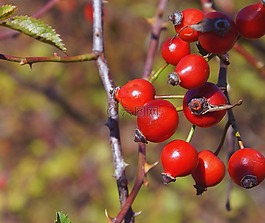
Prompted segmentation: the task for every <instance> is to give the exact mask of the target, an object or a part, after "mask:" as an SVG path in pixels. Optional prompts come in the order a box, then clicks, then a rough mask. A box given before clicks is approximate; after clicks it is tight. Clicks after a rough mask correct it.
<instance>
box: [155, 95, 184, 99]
mask: <svg viewBox="0 0 265 223" xmlns="http://www.w3.org/2000/svg"><path fill="white" fill-rule="evenodd" d="M183 98H184V95H155V99H183Z"/></svg>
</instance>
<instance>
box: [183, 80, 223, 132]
mask: <svg viewBox="0 0 265 223" xmlns="http://www.w3.org/2000/svg"><path fill="white" fill-rule="evenodd" d="M225 104H227V99H226V96H225V95H224V93H223V92H222V91H221V90H220V89H219V88H218V87H217V86H216V85H215V84H213V83H211V82H206V83H205V84H204V85H203V86H201V87H199V88H194V89H190V90H188V91H187V92H186V94H185V96H184V99H183V112H184V115H185V116H186V118H187V119H188V120H189V121H190V122H191V123H192V124H194V125H196V126H199V127H210V126H213V125H215V124H217V123H218V122H220V121H221V120H222V118H223V117H224V115H225V114H226V110H219V109H218V107H220V106H222V105H225ZM212 108H217V109H216V111H213V110H212V111H210V110H211V109H212ZM214 110H215V109H214ZM207 111H210V112H207Z"/></svg>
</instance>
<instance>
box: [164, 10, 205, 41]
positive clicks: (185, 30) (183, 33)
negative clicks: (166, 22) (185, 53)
mask: <svg viewBox="0 0 265 223" xmlns="http://www.w3.org/2000/svg"><path fill="white" fill-rule="evenodd" d="M203 18H204V13H203V11H201V10H199V9H196V8H188V9H184V10H183V11H176V12H175V13H174V14H173V15H171V16H169V19H170V20H171V21H172V22H173V25H174V27H175V30H176V33H177V35H178V37H179V38H181V39H182V40H184V41H186V42H195V41H197V40H198V32H197V31H196V30H195V29H193V28H192V26H191V25H194V24H197V23H199V22H200V21H201V20H202V19H203Z"/></svg>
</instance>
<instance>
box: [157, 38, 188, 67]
mask: <svg viewBox="0 0 265 223" xmlns="http://www.w3.org/2000/svg"><path fill="white" fill-rule="evenodd" d="M161 54H162V57H163V59H164V60H165V61H166V62H167V63H168V64H171V65H176V64H177V63H178V62H179V61H180V59H181V58H182V57H184V56H186V55H188V54H190V44H189V43H187V42H184V41H183V40H181V39H180V38H178V37H171V38H168V39H167V40H166V41H165V42H164V43H163V44H162V48H161Z"/></svg>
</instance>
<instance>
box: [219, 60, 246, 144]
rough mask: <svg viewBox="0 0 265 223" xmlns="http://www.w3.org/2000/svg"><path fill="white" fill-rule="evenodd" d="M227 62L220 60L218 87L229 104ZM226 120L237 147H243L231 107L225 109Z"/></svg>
mask: <svg viewBox="0 0 265 223" xmlns="http://www.w3.org/2000/svg"><path fill="white" fill-rule="evenodd" d="M227 66H228V65H227V64H225V63H224V62H223V61H222V60H220V70H219V76H218V83H217V85H218V87H219V88H220V89H221V90H222V91H223V92H224V94H225V96H226V98H227V101H228V104H229V105H231V102H230V98H229V94H228V91H227ZM227 115H228V120H229V122H230V123H231V126H232V128H233V130H234V136H235V137H236V139H237V141H238V145H239V148H244V144H243V141H242V138H241V134H240V132H239V130H238V127H237V122H236V119H235V116H234V113H233V110H232V109H228V110H227Z"/></svg>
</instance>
